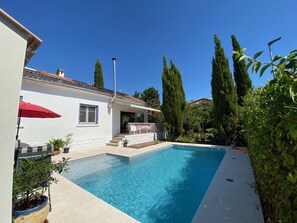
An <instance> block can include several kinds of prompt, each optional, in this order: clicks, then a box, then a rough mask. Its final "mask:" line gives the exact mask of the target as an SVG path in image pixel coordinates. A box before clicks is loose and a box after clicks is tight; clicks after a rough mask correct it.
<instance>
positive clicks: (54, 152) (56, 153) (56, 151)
mask: <svg viewBox="0 0 297 223" xmlns="http://www.w3.org/2000/svg"><path fill="white" fill-rule="evenodd" d="M58 154H60V150H53V151H52V155H53V156H55V155H58Z"/></svg>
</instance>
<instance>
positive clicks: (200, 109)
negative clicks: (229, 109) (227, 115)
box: [184, 101, 213, 133]
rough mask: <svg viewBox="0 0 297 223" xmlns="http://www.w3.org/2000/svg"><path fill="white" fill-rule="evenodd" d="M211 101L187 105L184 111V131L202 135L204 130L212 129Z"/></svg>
mask: <svg viewBox="0 0 297 223" xmlns="http://www.w3.org/2000/svg"><path fill="white" fill-rule="evenodd" d="M212 112H213V103H212V101H201V102H199V104H187V106H186V109H185V121H184V130H185V131H186V132H189V131H193V132H195V133H198V132H200V131H202V132H203V133H204V131H205V128H210V127H212V120H211V119H212Z"/></svg>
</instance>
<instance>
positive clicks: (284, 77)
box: [243, 51, 297, 222]
mask: <svg viewBox="0 0 297 223" xmlns="http://www.w3.org/2000/svg"><path fill="white" fill-rule="evenodd" d="M296 56H297V51H292V52H291V54H290V55H289V56H288V57H286V58H282V57H279V56H277V57H275V58H274V63H277V64H274V65H275V68H274V72H275V75H276V76H275V78H274V79H273V80H271V81H269V82H268V83H267V84H266V86H265V87H264V88H260V89H257V90H254V91H252V92H250V93H249V95H248V96H247V97H246V98H245V100H244V103H245V106H244V108H243V121H244V131H245V134H246V139H247V143H248V150H249V154H250V157H251V160H252V164H253V168H254V171H255V175H256V181H257V185H258V190H259V193H260V198H261V202H262V206H263V210H264V215H265V219H266V222H296V219H297V106H296V102H295V101H296V95H297V94H296V92H297V74H296V70H297V58H296ZM256 58H257V56H255V57H254V59H252V58H250V57H249V58H248V60H249V61H250V64H253V70H255V71H258V70H260V67H261V66H262V65H263V63H262V62H258V61H255V59H256ZM276 61H279V62H276ZM267 65H270V64H266V65H265V66H263V67H262V69H261V74H263V72H264V71H265V69H266V68H268V66H267ZM263 70H264V71H263ZM262 71H263V72H262Z"/></svg>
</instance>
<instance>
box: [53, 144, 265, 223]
mask: <svg viewBox="0 0 297 223" xmlns="http://www.w3.org/2000/svg"><path fill="white" fill-rule="evenodd" d="M172 144H177V143H170V142H166V143H160V144H157V145H153V146H149V147H144V148H140V149H133V148H126V147H110V146H103V147H100V148H97V149H89V150H77V151H70V153H66V154H64V153H63V154H59V155H57V156H53V160H60V159H61V158H62V157H65V158H68V157H70V160H75V159H80V158H85V157H89V156H94V155H99V154H104V153H108V154H113V155H118V156H125V157H133V156H137V155H141V154H143V153H149V152H153V151H156V150H159V149H161V148H164V147H166V146H169V145H172ZM179 145H193V146H197V144H181V143H179ZM198 146H199V145H198ZM200 146H203V147H214V146H211V145H200ZM219 147H221V146H219ZM55 176H56V177H57V179H58V180H59V182H58V183H57V184H52V185H51V198H52V212H50V213H49V215H48V220H49V222H50V223H56V222H57V223H58V222H63V223H68V222H69V223H70V222H71V223H76V222H77V223H78V222H96V223H97V222H98V223H99V222H119V223H121V222H123V223H124V222H131V223H132V222H138V221H137V220H135V219H134V218H132V217H130V216H129V215H127V214H125V213H123V212H122V211H120V210H118V209H116V208H115V207H113V206H111V205H109V204H108V203H106V202H104V201H103V200H101V199H99V198H97V197H96V196H94V195H93V194H91V193H89V192H87V191H86V190H84V189H82V188H80V187H79V186H77V185H76V184H74V183H72V182H70V181H69V180H67V179H66V178H64V177H63V176H61V175H59V174H55ZM232 180H233V181H232ZM253 182H254V176H253V171H252V168H251V165H250V160H249V156H248V155H247V154H244V153H242V152H240V151H236V150H231V149H227V152H226V155H225V157H224V159H223V160H222V162H221V164H220V166H219V168H218V171H217V173H216V175H215V176H214V178H213V180H212V182H211V184H210V187H209V189H208V191H207V193H206V194H205V196H204V199H203V200H202V203H201V205H200V207H199V209H198V210H197V212H196V214H195V217H194V218H193V221H192V222H201V223H220V222H228V223H229V222H230V223H233V222H243V223H244V222H253V223H254V222H255V223H262V222H263V223H264V220H263V215H262V209H261V204H260V201H259V197H258V195H257V194H256V193H255V192H254V189H252V187H251V184H252V183H253Z"/></svg>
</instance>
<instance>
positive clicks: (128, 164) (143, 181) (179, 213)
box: [63, 145, 225, 222]
mask: <svg viewBox="0 0 297 223" xmlns="http://www.w3.org/2000/svg"><path fill="white" fill-rule="evenodd" d="M224 155H225V150H224V149H210V148H203V147H189V146H177V145H174V146H170V147H167V148H165V149H161V150H159V151H156V152H153V153H149V154H145V155H141V156H137V157H135V158H130V159H128V158H123V157H118V156H112V155H105V154H104V155H98V156H93V157H89V158H84V159H80V160H74V161H71V162H69V166H70V170H69V172H68V173H64V174H63V176H65V177H66V178H68V179H69V180H71V181H73V182H74V183H76V184H77V185H79V186H80V187H82V188H84V189H85V190H87V191H89V192H91V193H92V194H94V195H95V196H97V197H99V198H100V199H102V200H104V201H106V202H107V203H109V204H111V205H113V206H115V207H116V208H118V209H119V210H121V211H123V212H125V213H126V214H128V215H130V216H132V217H133V218H135V219H137V220H138V221H141V222H191V220H192V218H193V217H194V215H195V212H196V210H197V209H198V207H199V205H200V203H201V200H202V198H203V196H204V194H205V192H206V191H207V188H208V186H209V184H210V182H211V180H212V178H213V176H214V174H215V172H216V170H217V168H218V166H219V164H220V163H221V160H222V159H223V157H224Z"/></svg>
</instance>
